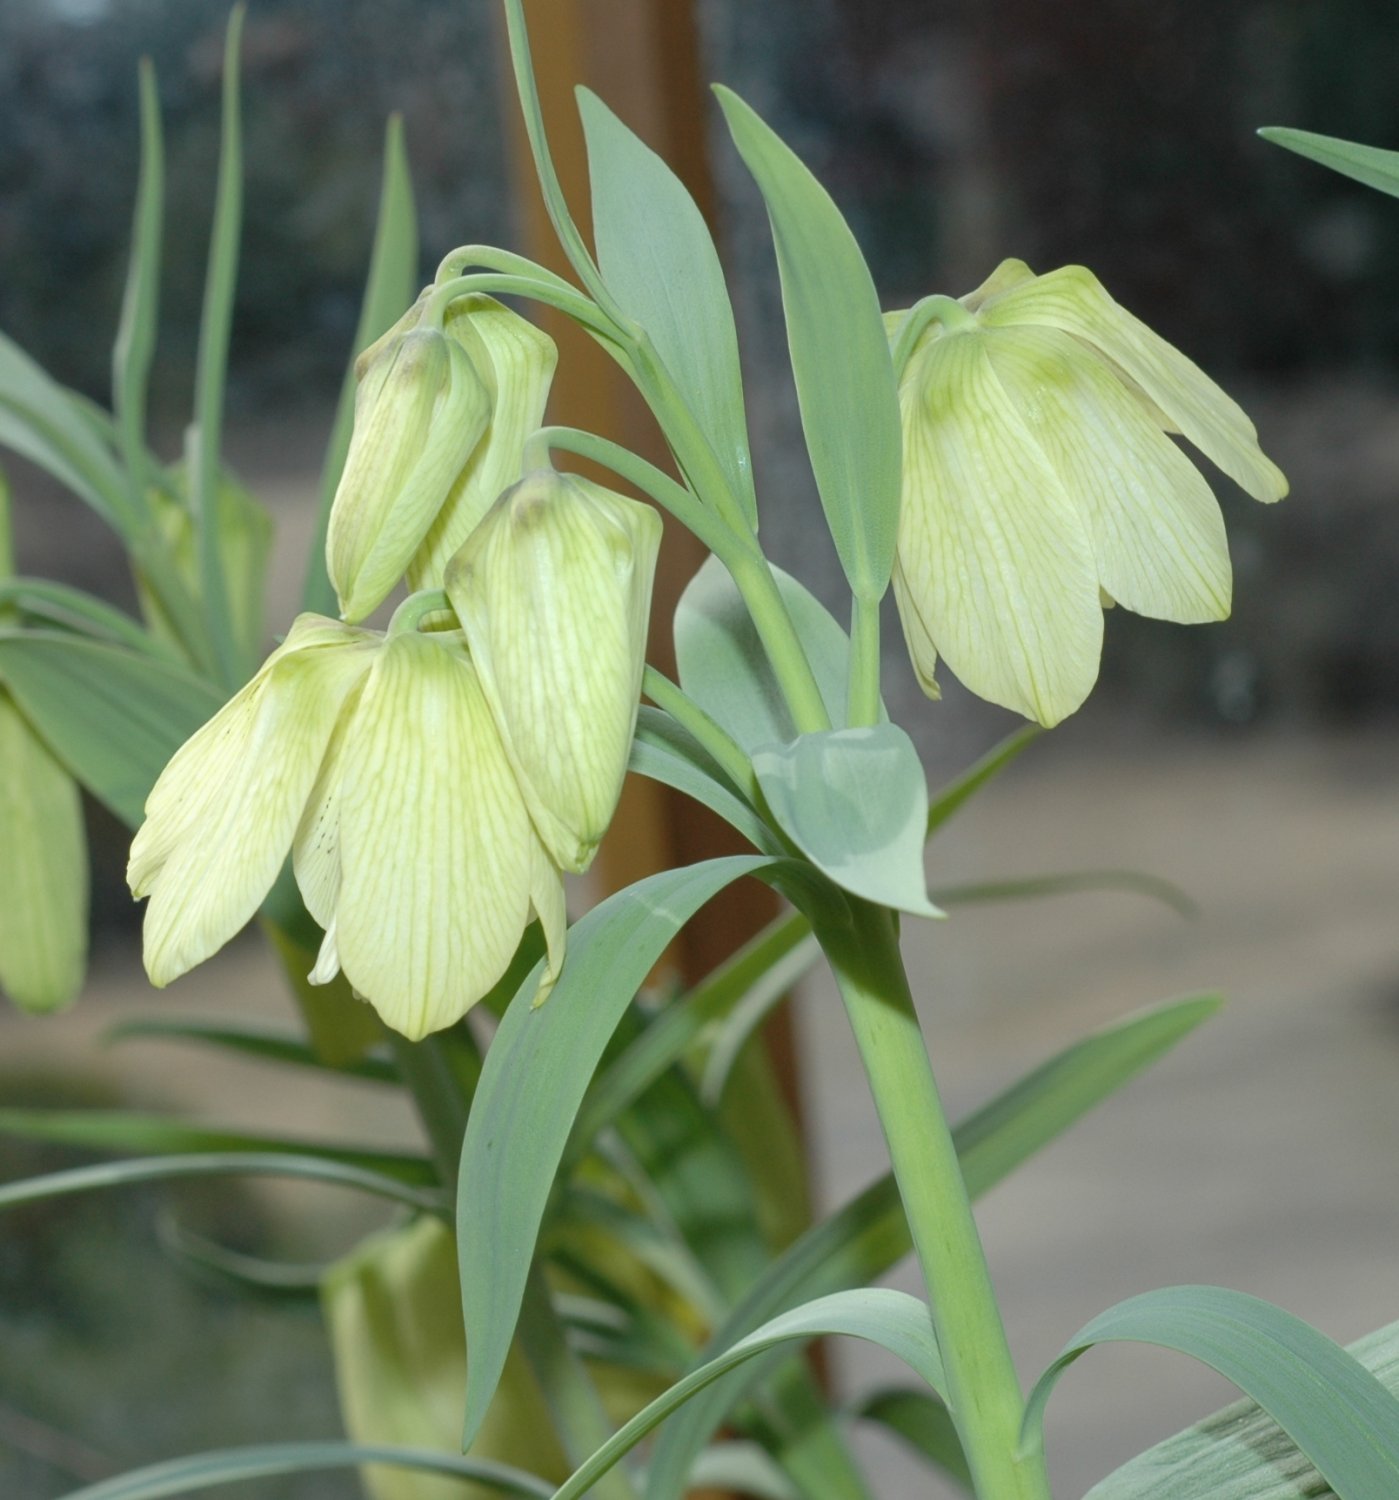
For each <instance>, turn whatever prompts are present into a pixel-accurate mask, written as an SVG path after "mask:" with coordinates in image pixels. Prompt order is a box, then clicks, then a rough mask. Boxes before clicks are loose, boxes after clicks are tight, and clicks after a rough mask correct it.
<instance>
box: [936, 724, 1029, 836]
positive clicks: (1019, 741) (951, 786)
mask: <svg viewBox="0 0 1399 1500" xmlns="http://www.w3.org/2000/svg"><path fill="white" fill-rule="evenodd" d="M1043 732H1044V731H1043V730H1042V729H1041V728H1040V727H1039V725H1038V724H1026V725H1025V727H1024V728H1023V729H1017V730H1016V731H1015V732H1014V733H1013V734H1009V735H1007V736H1006V737H1005V739H1003V740H1002V741H1001V742H1000V744H998V745H993V746H992V747H991V748H990V749H989V750H988V751H987V752H986V754H985V755H983V756H982V757H981V759H980V760H978V761H976V762H975V763H974V764H972V765H970V766H968V767H967V769H966V770H965V771H963V772H962V774H961V775H960V776H957V777H955V778H954V779H953V780H952V781H950V782H948V784H947V785H946V786H945V787H943V788H942V790H941V791H939V792H938V793H937V795H936V796H934V797H933V798H932V800H931V801H930V803H929V805H928V837H929V838H932V836H933V835H934V834H935V833H936V832H937V831H938V829H939V828H941V827H942V825H943V824H944V823H946V822H947V820H948V819H949V818H950V817H952V816H953V814H954V813H957V812H959V811H960V810H961V809H962V807H963V806H964V805H965V804H966V803H967V802H969V801H970V800H971V799H972V798H973V797H974V796H976V794H977V793H978V792H979V791H980V790H981V789H982V787H984V786H985V785H986V784H987V782H989V781H992V780H994V778H995V777H997V776H999V775H1000V773H1001V772H1002V771H1004V770H1005V768H1006V767H1007V766H1008V765H1010V764H1011V762H1012V761H1014V760H1015V759H1016V758H1017V757H1018V756H1019V754H1020V752H1021V751H1022V750H1025V749H1027V748H1028V747H1029V746H1030V745H1031V744H1032V743H1033V742H1034V741H1035V740H1037V739H1038V738H1039V737H1040V735H1041V734H1042V733H1043Z"/></svg>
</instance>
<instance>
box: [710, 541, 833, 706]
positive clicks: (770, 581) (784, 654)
mask: <svg viewBox="0 0 1399 1500" xmlns="http://www.w3.org/2000/svg"><path fill="white" fill-rule="evenodd" d="M724 562H725V565H726V566H727V567H728V570H729V572H730V574H731V575H732V576H733V581H734V583H735V584H737V585H738V591H739V593H740V594H742V595H743V602H744V603H745V604H746V605H747V606H748V613H749V615H750V616H751V617H752V620H753V626H754V629H756V630H757V632H758V639H759V640H760V641H761V642H762V643H763V650H764V651H765V652H766V653H767V658H768V660H769V661H770V662H771V663H772V670H773V673H774V675H775V676H776V678H777V684H778V686H779V687H780V688H781V689H782V696H783V697H784V698H785V699H786V700H787V707H788V709H789V710H790V711H791V715H792V722H793V724H794V725H795V726H796V729H797V733H798V734H810V733H813V732H815V731H817V730H821V729H829V728H830V727H831V716H830V714H829V713H827V711H826V703H825V700H824V699H823V698H822V696H821V689H820V688H819V687H818V686H817V684H816V676H815V674H814V673H813V672H812V670H811V663H810V662H809V661H808V660H807V655H806V648H805V647H804V646H803V645H802V642H801V637H800V636H799V635H798V634H797V631H796V627H795V626H794V625H793V624H792V617H791V615H789V614H788V613H787V606H786V604H785V603H784V602H783V599H782V594H781V592H780V591H779V589H778V587H777V579H776V578H775V577H774V576H773V572H772V569H771V568H770V567H769V566H768V561H767V558H766V557H764V556H763V555H762V553H760V552H759V553H755V554H752V555H743V556H741V557H736V558H734V559H733V561H729V560H728V559H724Z"/></svg>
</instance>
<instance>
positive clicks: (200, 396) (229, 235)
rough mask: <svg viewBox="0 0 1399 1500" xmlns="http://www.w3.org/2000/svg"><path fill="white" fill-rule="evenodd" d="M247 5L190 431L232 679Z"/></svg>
mask: <svg viewBox="0 0 1399 1500" xmlns="http://www.w3.org/2000/svg"><path fill="white" fill-rule="evenodd" d="M245 14H246V7H245V5H243V4H239V5H235V6H234V8H233V10H232V12H231V13H230V15H229V18H228V32H227V36H226V38H225V41H224V52H223V115H222V127H221V132H220V140H219V173H218V185H217V187H216V189H215V199H214V224H213V229H212V230H211V232H210V236H209V268H208V271H207V272H206V273H205V277H204V310H203V314H202V316H201V318H200V321H199V354H198V359H197V364H196V370H195V380H194V423H193V426H192V428H191V430H190V441H191V449H192V451H191V453H190V455H189V456H190V459H191V462H190V483H191V487H192V493H191V497H190V498H191V503H192V509H193V511H194V518H195V522H196V524H197V526H198V528H199V579H200V595H201V597H202V599H203V601H204V615H205V621H206V623H207V625H208V630H209V637H210V639H211V640H212V642H213V645H214V657H215V661H216V663H217V665H218V667H219V669H220V671H221V673H222V674H223V678H224V681H225V685H226V686H228V687H230V688H235V687H238V686H239V685H240V684H241V682H242V680H243V677H244V675H245V674H244V671H243V669H242V664H241V663H240V662H239V661H238V658H237V647H236V644H235V642H234V639H233V628H232V621H231V620H230V618H229V608H228V597H227V593H228V589H227V583H226V581H225V579H224V571H223V558H222V555H221V552H220V547H219V543H220V535H219V525H218V516H219V477H220V470H221V462H222V461H221V458H220V449H221V447H222V444H223V395H224V385H225V382H226V381H227V379H228V345H229V338H230V336H231V333H232V328H233V294H234V291H235V288H236V284H237V279H238V240H239V236H240V233H241V230H242V223H243V125H242V118H241V113H240V108H239V99H238V87H239V81H238V72H239V69H238V64H239V49H240V46H241V44H242V38H243V19H244V16H245Z"/></svg>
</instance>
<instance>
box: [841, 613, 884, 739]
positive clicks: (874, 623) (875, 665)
mask: <svg viewBox="0 0 1399 1500" xmlns="http://www.w3.org/2000/svg"><path fill="white" fill-rule="evenodd" d="M845 717H846V722H847V723H848V724H849V726H850V728H851V729H867V728H869V727H870V726H871V725H874V724H877V723H878V722H879V600H878V599H862V598H861V597H860V596H859V595H858V594H857V595H855V597H854V599H853V600H852V601H851V615H850V691H849V694H848V697H847V703H846V711H845Z"/></svg>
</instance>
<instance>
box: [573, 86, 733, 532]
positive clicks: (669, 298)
mask: <svg viewBox="0 0 1399 1500" xmlns="http://www.w3.org/2000/svg"><path fill="white" fill-rule="evenodd" d="M578 110H579V113H580V115H581V116H582V119H583V134H584V136H585V137H586V139H587V146H588V177H589V180H590V182H591V185H592V197H593V239H594V241H595V243H596V245H597V258H598V269H599V270H600V271H601V272H602V279H603V280H604V281H605V282H606V283H607V287H608V290H609V291H610V292H611V293H612V295H613V296H614V297H615V298H616V299H617V302H618V304H619V305H620V306H621V308H622V309H623V311H624V312H625V313H626V314H627V315H628V317H630V318H632V319H634V320H635V321H636V322H637V323H638V324H639V325H640V326H641V328H643V329H644V330H645V332H646V334H647V336H648V337H649V338H650V340H651V344H652V346H653V348H654V349H655V351H656V353H657V354H658V355H659V356H660V359H661V363H662V364H663V365H665V367H666V370H667V371H668V372H669V374H670V376H671V378H672V379H673V380H674V381H675V384H676V386H677V387H678V388H679V390H680V393H681V395H682V396H683V397H684V399H685V401H686V402H687V404H688V405H689V407H690V409H691V411H692V412H693V414H694V417H695V420H696V421H697V422H698V424H699V427H700V430H701V431H702V432H703V433H704V435H705V437H706V438H707V439H708V440H709V443H710V446H711V447H712V448H713V449H714V454H715V457H716V458H717V459H718V460H719V464H720V466H721V467H722V469H723V471H724V477H725V478H726V479H727V480H728V482H729V488H730V490H731V491H732V492H733V495H734V498H735V499H736V500H737V501H738V503H739V506H740V507H741V509H742V511H743V513H744V515H745V516H746V517H747V518H748V523H749V525H751V526H752V527H753V529H754V530H755V531H756V530H757V526H758V505H757V501H756V499H755V498H754V495H753V464H752V459H751V458H750V457H749V453H748V425H747V422H746V420H745V418H744V411H743V377H742V372H741V371H740V369H739V363H738V335H737V333H736V332H735V330H734V316H733V308H732V306H731V305H730V303H729V293H728V288H727V287H726V286H725V285H724V272H723V268H722V267H721V266H720V264H719V255H718V252H717V251H716V250H715V248H714V241H713V240H712V239H711V238H710V236H709V230H708V229H707V228H706V226H705V222H704V217H703V215H702V214H701V213H700V211H699V209H698V208H697V207H696V206H695V201H694V199H693V198H691V196H690V194H689V192H688V191H687V190H686V188H685V185H684V183H682V182H681V181H680V179H679V178H678V177H677V176H676V175H675V173H674V172H672V171H671V169H670V168H669V167H668V166H667V165H666V163H665V162H664V161H662V159H661V158H660V157H659V156H657V155H656V153H655V152H654V151H652V150H651V148H650V147H649V146H648V145H646V143H645V142H644V141H642V140H641V139H640V138H639V137H638V136H637V135H635V134H634V133H633V132H632V131H631V130H629V129H628V128H627V127H626V126H625V125H624V124H623V123H622V122H621V120H619V119H618V118H617V116H616V115H615V114H613V113H612V111H611V110H610V109H608V107H607V106H606V105H605V104H604V103H603V102H602V100H601V99H599V98H598V96H597V95H596V94H594V93H593V92H592V91H591V90H590V89H586V88H580V89H579V90H578Z"/></svg>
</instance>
